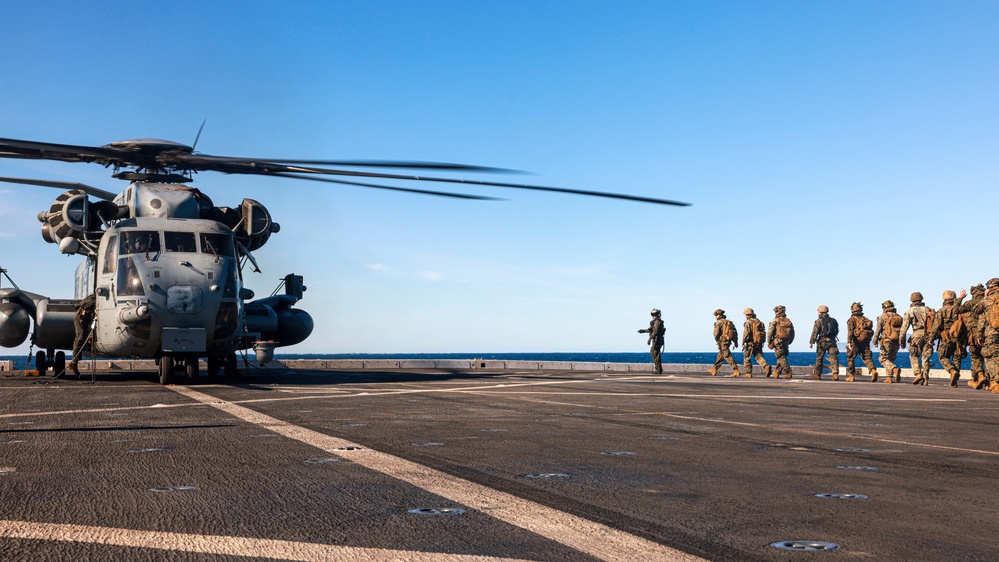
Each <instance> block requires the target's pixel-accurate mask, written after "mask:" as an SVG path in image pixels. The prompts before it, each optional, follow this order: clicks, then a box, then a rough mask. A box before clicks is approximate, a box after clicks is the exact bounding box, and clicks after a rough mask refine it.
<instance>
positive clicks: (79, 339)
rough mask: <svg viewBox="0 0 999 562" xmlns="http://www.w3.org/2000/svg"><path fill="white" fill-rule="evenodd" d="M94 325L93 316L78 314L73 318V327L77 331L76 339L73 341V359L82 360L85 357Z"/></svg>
mask: <svg viewBox="0 0 999 562" xmlns="http://www.w3.org/2000/svg"><path fill="white" fill-rule="evenodd" d="M93 323H94V317H93V315H92V314H77V315H76V316H75V317H74V318H73V326H74V327H75V329H76V338H75V339H74V340H73V357H72V359H80V358H82V357H83V354H84V352H86V351H87V350H86V349H84V348H85V347H86V345H87V340H89V339H90V332H91V327H92V326H93Z"/></svg>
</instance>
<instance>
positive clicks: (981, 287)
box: [971, 283, 985, 295]
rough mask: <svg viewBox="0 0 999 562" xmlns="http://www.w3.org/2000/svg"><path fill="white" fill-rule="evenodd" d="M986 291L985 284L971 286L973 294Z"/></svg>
mask: <svg viewBox="0 0 999 562" xmlns="http://www.w3.org/2000/svg"><path fill="white" fill-rule="evenodd" d="M984 292H985V285H982V284H981V283H979V284H977V285H975V286H974V287H972V288H971V294H972V295H980V294H982V293H984Z"/></svg>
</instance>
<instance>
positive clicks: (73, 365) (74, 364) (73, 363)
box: [69, 359, 80, 376]
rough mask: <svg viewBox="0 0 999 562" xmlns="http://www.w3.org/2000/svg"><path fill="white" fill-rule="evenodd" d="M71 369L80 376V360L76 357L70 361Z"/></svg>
mask: <svg viewBox="0 0 999 562" xmlns="http://www.w3.org/2000/svg"><path fill="white" fill-rule="evenodd" d="M69 370H70V371H73V374H74V375H76V376H80V367H79V361H77V360H76V359H73V360H72V361H70V362H69Z"/></svg>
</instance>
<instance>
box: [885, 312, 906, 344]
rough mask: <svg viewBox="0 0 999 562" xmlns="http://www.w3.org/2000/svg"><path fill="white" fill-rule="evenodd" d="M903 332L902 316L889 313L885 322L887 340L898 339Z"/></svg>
mask: <svg viewBox="0 0 999 562" xmlns="http://www.w3.org/2000/svg"><path fill="white" fill-rule="evenodd" d="M901 333H902V317H901V316H899V315H898V314H895V313H890V314H888V319H887V321H886V322H885V331H884V336H883V338H884V339H886V340H891V341H894V340H897V339H898V336H900V335H901Z"/></svg>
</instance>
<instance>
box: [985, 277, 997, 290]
mask: <svg viewBox="0 0 999 562" xmlns="http://www.w3.org/2000/svg"><path fill="white" fill-rule="evenodd" d="M985 286H986V287H987V288H989V289H996V288H999V277H993V278H992V279H989V281H988V283H986V284H985Z"/></svg>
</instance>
